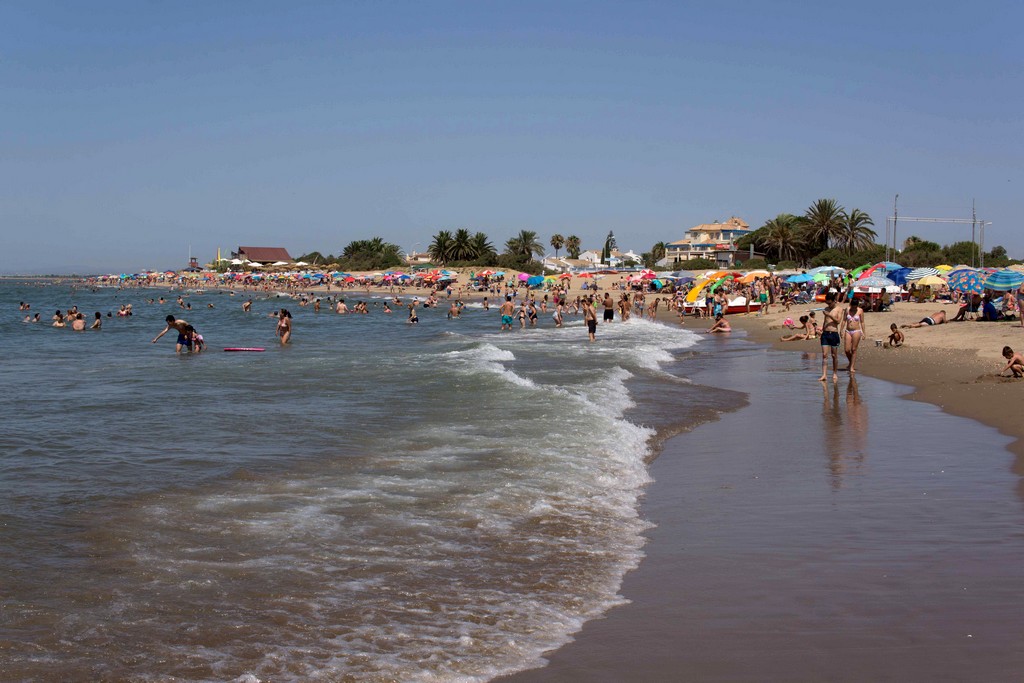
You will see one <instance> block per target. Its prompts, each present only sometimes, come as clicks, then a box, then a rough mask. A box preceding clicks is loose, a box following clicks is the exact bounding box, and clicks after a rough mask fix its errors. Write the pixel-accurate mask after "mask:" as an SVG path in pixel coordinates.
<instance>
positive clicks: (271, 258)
mask: <svg viewBox="0 0 1024 683" xmlns="http://www.w3.org/2000/svg"><path fill="white" fill-rule="evenodd" d="M243 256H244V257H245V258H247V259H249V260H250V261H259V262H260V263H265V262H266V263H275V262H277V261H291V260H292V257H291V255H290V254H289V253H288V250H287V249H285V248H284V247H239V248H238V258H242V257H243Z"/></svg>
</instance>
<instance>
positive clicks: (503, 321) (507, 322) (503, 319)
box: [501, 315, 512, 325]
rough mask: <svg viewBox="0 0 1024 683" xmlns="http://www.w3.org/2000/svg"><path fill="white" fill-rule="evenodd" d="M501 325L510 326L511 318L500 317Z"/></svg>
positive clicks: (506, 316) (507, 316)
mask: <svg viewBox="0 0 1024 683" xmlns="http://www.w3.org/2000/svg"><path fill="white" fill-rule="evenodd" d="M501 324H502V325H511V324H512V316H510V315H503V316H501Z"/></svg>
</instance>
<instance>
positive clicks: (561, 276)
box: [558, 273, 572, 280]
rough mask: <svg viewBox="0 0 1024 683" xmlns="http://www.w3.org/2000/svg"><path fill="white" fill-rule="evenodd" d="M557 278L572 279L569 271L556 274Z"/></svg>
mask: <svg viewBox="0 0 1024 683" xmlns="http://www.w3.org/2000/svg"><path fill="white" fill-rule="evenodd" d="M558 279H559V280H571V279H572V275H570V274H569V273H562V274H561V275H559V276H558Z"/></svg>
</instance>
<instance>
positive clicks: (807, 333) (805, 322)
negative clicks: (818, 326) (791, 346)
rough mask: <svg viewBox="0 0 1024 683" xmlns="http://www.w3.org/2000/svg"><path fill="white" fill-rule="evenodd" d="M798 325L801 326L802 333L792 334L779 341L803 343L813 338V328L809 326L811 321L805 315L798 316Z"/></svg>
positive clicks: (780, 338)
mask: <svg viewBox="0 0 1024 683" xmlns="http://www.w3.org/2000/svg"><path fill="white" fill-rule="evenodd" d="M800 325H802V326H803V332H796V333H794V334H791V335H788V336H785V337H779V341H784V342H791V341H803V340H804V339H813V338H814V327H812V326H811V319H810V318H808V317H807V316H806V315H802V316H800Z"/></svg>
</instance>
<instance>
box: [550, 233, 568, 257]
mask: <svg viewBox="0 0 1024 683" xmlns="http://www.w3.org/2000/svg"><path fill="white" fill-rule="evenodd" d="M551 246H552V247H554V249H555V258H558V250H559V249H561V248H562V247H563V246H565V238H564V237H562V236H561V235H560V234H558V233H557V232H556V233H555V234H554V235H552V236H551Z"/></svg>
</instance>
